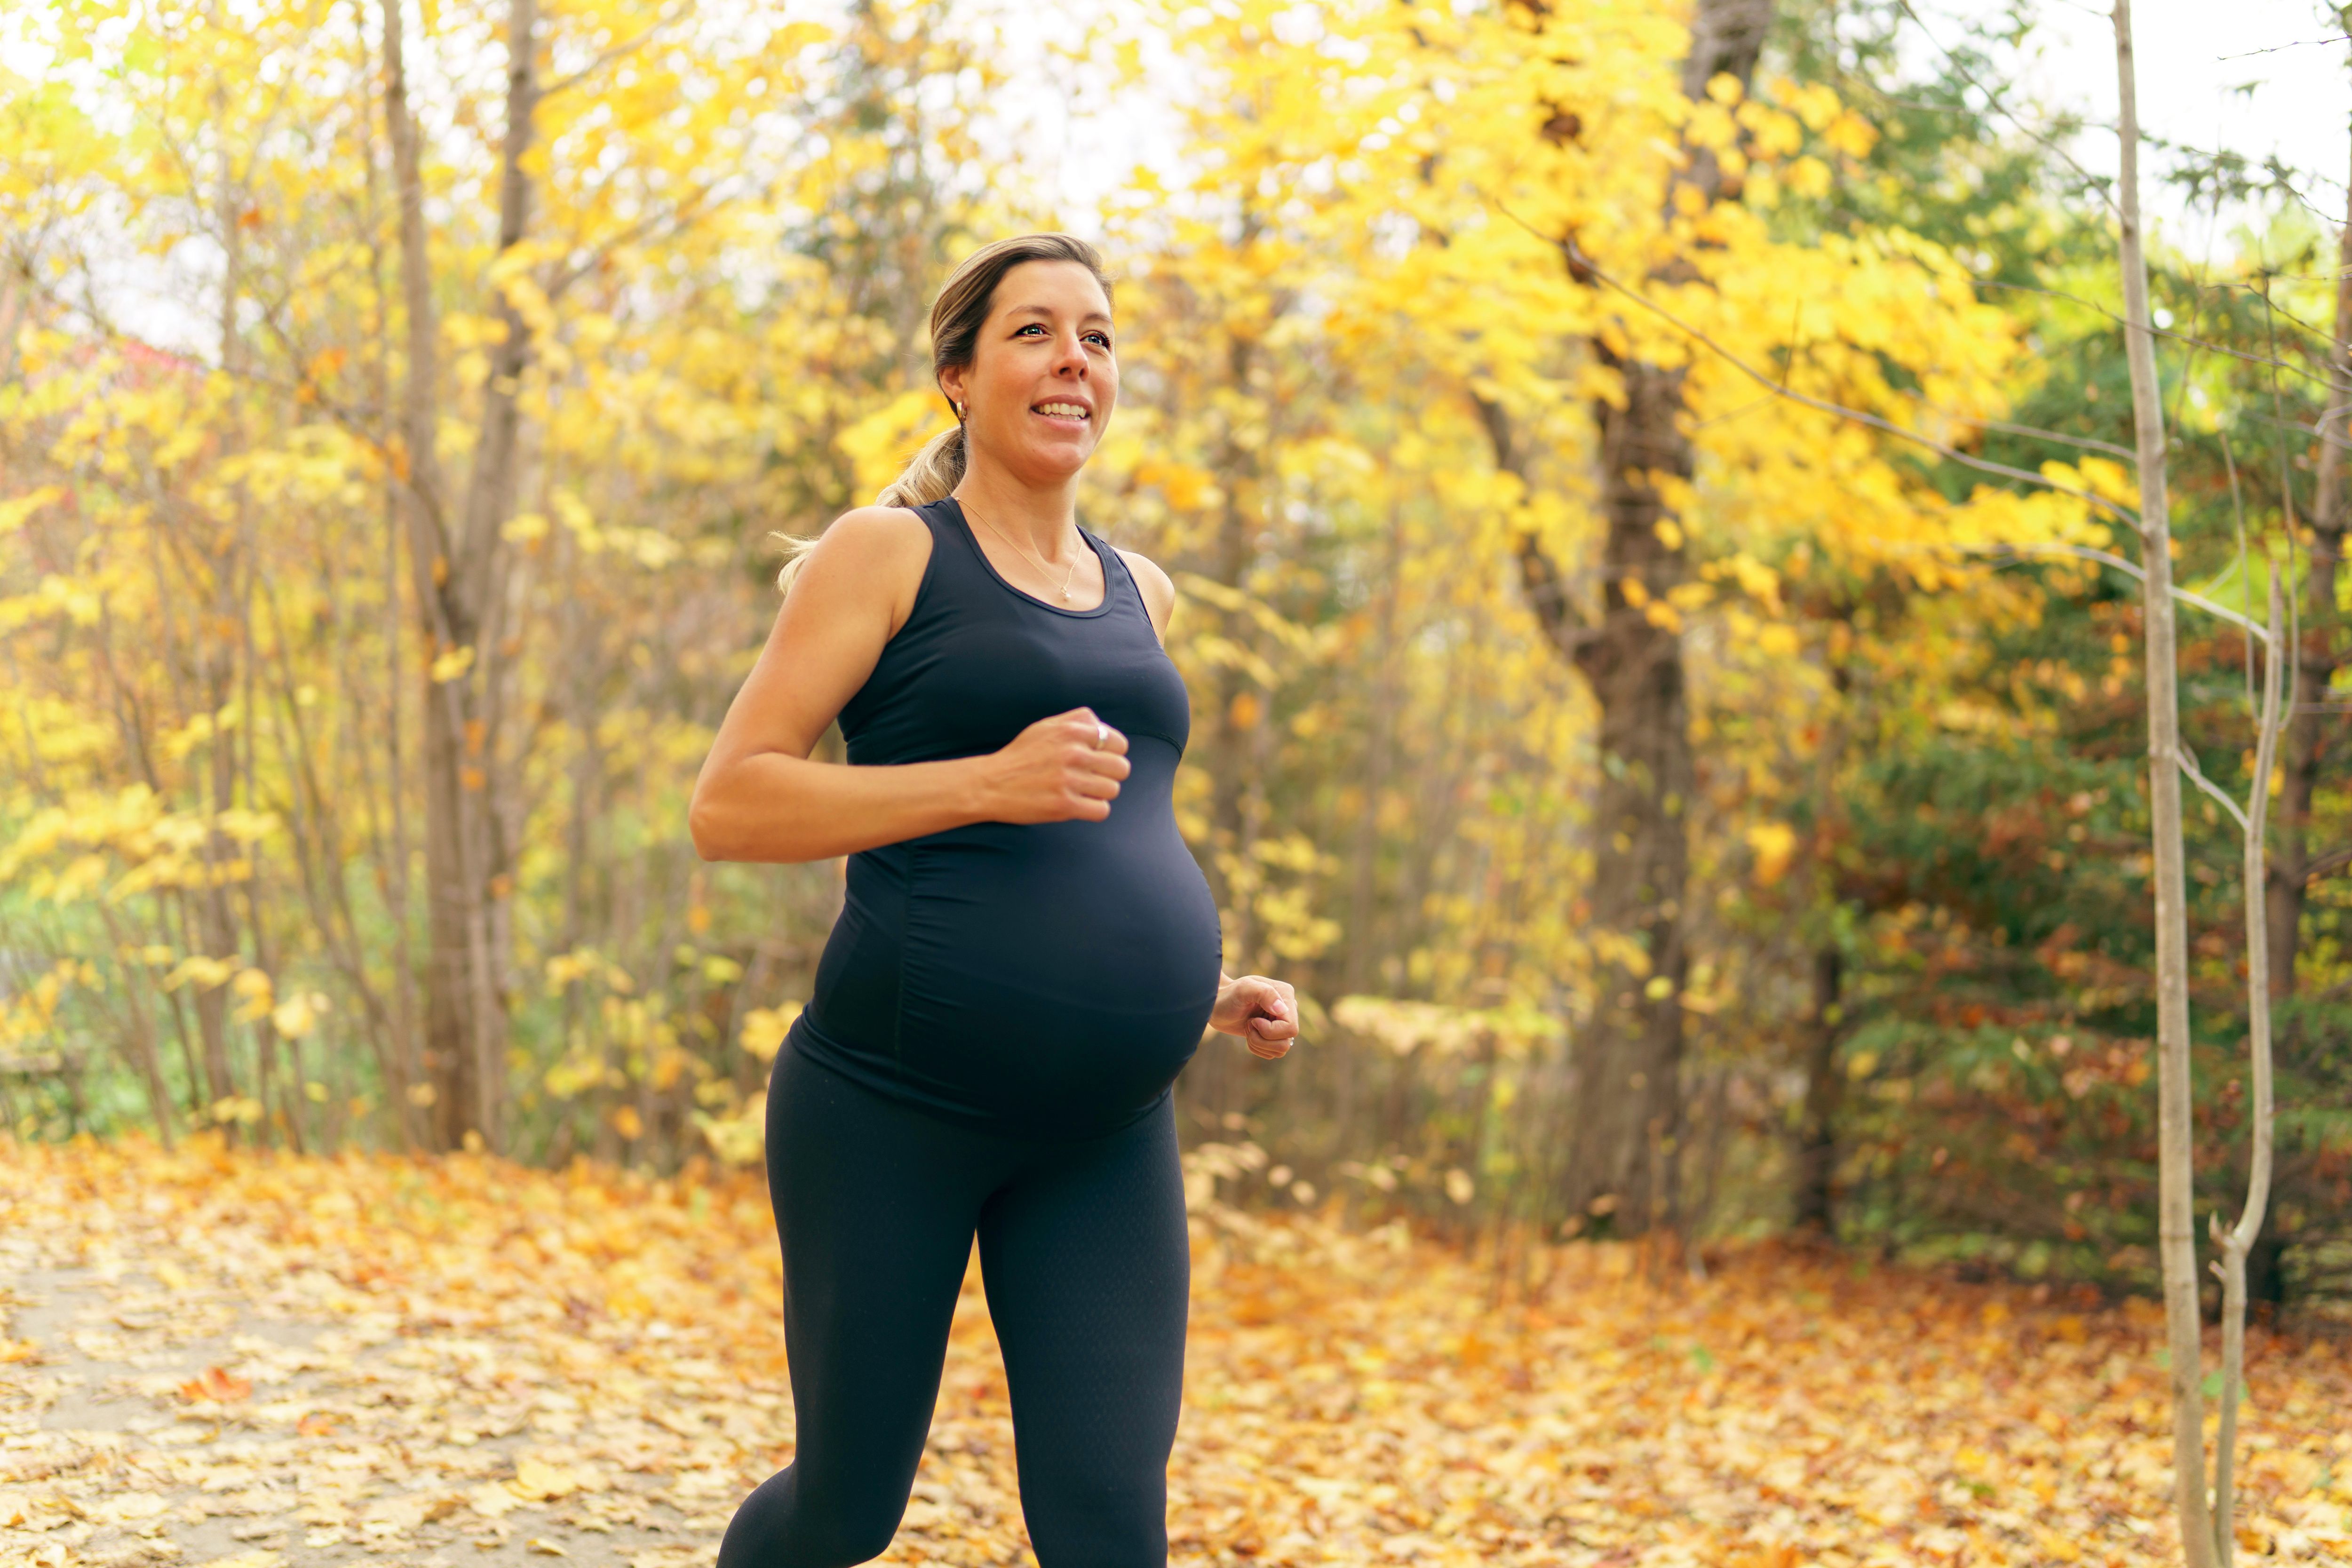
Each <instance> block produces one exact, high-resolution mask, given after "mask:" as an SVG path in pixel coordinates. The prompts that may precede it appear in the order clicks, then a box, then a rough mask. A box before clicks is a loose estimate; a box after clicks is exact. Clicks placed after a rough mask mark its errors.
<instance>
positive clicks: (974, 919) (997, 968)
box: [791, 499, 1223, 1136]
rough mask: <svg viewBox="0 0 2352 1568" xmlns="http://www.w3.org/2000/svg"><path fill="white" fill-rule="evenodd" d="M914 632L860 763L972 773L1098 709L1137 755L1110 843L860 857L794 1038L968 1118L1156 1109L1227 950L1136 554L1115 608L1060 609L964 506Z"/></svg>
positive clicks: (875, 713)
mask: <svg viewBox="0 0 2352 1568" xmlns="http://www.w3.org/2000/svg"><path fill="white" fill-rule="evenodd" d="M913 510H914V512H915V515H916V516H918V517H919V518H921V519H922V520H923V521H924V523H925V524H926V525H927V526H928V527H929V529H930V531H931V558H930V562H929V564H928V565H927V566H926V567H925V568H924V570H923V581H922V585H921V587H920V588H919V590H918V591H917V593H916V595H915V606H914V608H913V610H912V611H911V612H909V613H908V616H907V621H906V624H905V625H904V626H900V627H899V628H898V632H897V634H896V635H895V636H893V637H891V638H890V640H889V642H888V643H887V644H886V645H885V646H884V647H883V649H882V654H881V658H879V659H878V660H877V662H876V664H875V667H874V672H873V674H872V675H870V676H869V677H867V678H866V684H865V685H864V686H863V687H862V688H860V689H858V691H857V693H856V696H854V697H852V698H851V699H850V700H849V701H848V703H847V704H846V705H845V706H844V707H843V709H842V710H841V715H840V723H841V731H842V734H843V736H844V737H845V739H846V740H847V741H848V743H849V761H850V762H851V763H854V764H857V765H860V766H865V765H887V764H889V763H919V762H930V761H935V760H938V759H940V758H947V757H969V756H977V755H980V754H982V753H985V752H993V751H996V750H998V749H1000V748H1001V747H1003V746H1004V745H1005V744H1006V743H1007V742H1011V741H1012V740H1013V738H1014V737H1015V736H1017V735H1018V734H1019V733H1020V732H1021V731H1023V730H1024V728H1026V727H1027V726H1028V725H1030V724H1032V723H1034V722H1035V721H1037V720H1039V719H1043V718H1045V717H1046V716H1048V715H1050V714H1054V713H1059V712H1062V711H1064V710H1067V709H1071V708H1076V707H1079V706H1081V705H1084V706H1087V707H1091V708H1092V709H1093V710H1095V712H1096V713H1097V715H1099V716H1100V717H1101V719H1102V720H1103V721H1105V722H1106V723H1108V724H1112V725H1114V726H1116V727H1117V728H1118V730H1119V731H1122V732H1123V733H1125V735H1126V736H1127V740H1128V753H1127V755H1128V762H1129V765H1130V767H1131V769H1132V771H1131V772H1130V773H1129V774H1128V776H1127V778H1126V779H1125V780H1123V781H1122V782H1121V784H1120V785H1119V793H1118V798H1117V799H1116V800H1114V801H1112V802H1111V805H1110V816H1108V818H1106V819H1105V820H1103V821H1101V822H1087V821H1067V822H1045V823H1031V824H1015V823H1006V822H977V823H972V824H970V825H968V826H962V827H952V828H949V829H947V830H946V831H944V832H940V833H932V834H926V835H925V836H923V837H919V838H910V839H907V840H904V841H902V842H900V843H897V844H888V845H884V846H882V847H879V848H875V849H867V850H863V851H861V852H859V853H857V854H856V855H853V856H851V857H850V858H849V868H848V896H847V899H846V901H845V904H844V906H843V909H842V911H841V916H840V918H839V919H838V920H837V921H835V925H834V929H833V934H832V936H831V938H830V939H829V940H828V941H827V942H826V943H825V948H824V955H823V957H822V958H821V959H820V960H819V961H818V963H817V971H816V984H815V988H814V995H813V996H812V997H811V998H810V1000H809V1004H808V1006H807V1007H806V1008H805V1009H804V1010H803V1012H802V1014H801V1016H800V1017H799V1018H798V1019H796V1020H795V1021H794V1023H793V1028H792V1032H791V1041H792V1043H793V1046H794V1047H796V1048H797V1049H799V1050H800V1051H802V1052H803V1054H805V1055H807V1056H809V1057H812V1058H814V1059H815V1060H817V1061H818V1062H819V1063H821V1064H822V1065H824V1066H825V1067H828V1068H834V1069H835V1070H836V1071H838V1072H841V1073H843V1074H845V1075H846V1076H848V1077H849V1078H851V1079H855V1080H856V1081H857V1082H859V1083H861V1084H863V1085H865V1086H866V1087H867V1088H869V1089H875V1090H877V1091H878V1092H880V1093H883V1094H886V1095H888V1096H891V1097H893V1098H895V1099H898V1100H906V1101H908V1102H911V1103H913V1104H916V1105H919V1106H921V1107H923V1108H924V1109H926V1110H931V1111H935V1112H938V1113H940V1114H942V1115H945V1116H949V1117H951V1118H954V1119H957V1120H960V1121H968V1122H972V1123H976V1124H980V1125H983V1126H990V1127H996V1128H1002V1129H1005V1130H1008V1131H1010V1130H1018V1131H1026V1132H1048V1133H1066V1134H1069V1135H1073V1136H1087V1135H1091V1134H1094V1133H1097V1132H1101V1131H1109V1130H1110V1129H1112V1128H1116V1127H1118V1126H1120V1125H1123V1124H1124V1123H1126V1122H1128V1121H1133V1120H1134V1119H1135V1118H1137V1117H1139V1116H1140V1115H1142V1114H1143V1113H1144V1112H1146V1111H1148V1110H1151V1109H1152V1108H1153V1106H1154V1105H1156V1104H1157V1103H1158V1101H1159V1100H1160V1097H1161V1096H1162V1095H1163V1094H1165V1093H1166V1092H1167V1090H1168V1088H1169V1086H1170V1085H1171V1084H1172V1083H1173V1082H1174V1081H1175V1079H1176V1075H1177V1073H1178V1072H1179V1071H1180V1070H1181V1068H1183V1066H1184V1064H1185V1062H1186V1061H1187V1060H1189V1059H1190V1058H1191V1057H1192V1052H1193V1050H1194V1048H1195V1047H1197V1046H1198V1045H1199V1044H1200V1040H1201V1035H1202V1030H1203V1029H1205V1028H1206V1027H1207V1026H1208V1021H1209V1014H1210V1012H1211V1010H1212V1009H1213V1006H1214V1005H1215V1002H1216V994H1217V972H1218V970H1219V968H1220V967H1221V966H1222V963H1223V935H1222V933H1221V932H1220V931H1219V929H1218V922H1217V908H1216V903H1215V900H1213V898H1212V897H1211V895H1210V892H1209V886H1208V882H1207V880H1206V879H1204V878H1203V877H1202V874H1201V868H1200V866H1199V864H1198V863H1197V862H1196V861H1194V859H1193V858H1192V852H1191V851H1190V850H1189V849H1187V848H1186V847H1185V845H1184V841H1183V838H1182V837H1181V835H1179V834H1178V832H1177V831H1176V816H1175V810H1174V805H1173V800H1172V790H1173V787H1174V784H1175V778H1176V763H1177V761H1178V759H1179V758H1180V757H1181V755H1182V754H1183V751H1184V745H1185V742H1186V741H1187V740H1189V739H1190V737H1191V734H1192V706H1191V703H1190V701H1189V700H1188V699H1187V697H1186V694H1185V689H1184V681H1183V678H1182V677H1181V676H1180V675H1178V674H1177V672H1176V667H1175V665H1174V664H1173V663H1172V662H1171V660H1170V659H1169V658H1168V655H1167V653H1166V651H1165V650H1164V649H1162V648H1161V647H1160V639H1159V638H1158V637H1156V636H1155V635H1154V634H1153V632H1152V629H1151V620H1150V615H1149V614H1148V613H1147V612H1146V610H1145V609H1144V605H1143V597H1142V595H1141V594H1140V593H1139V591H1138V590H1137V588H1136V585H1135V579H1134V578H1133V577H1132V576H1130V575H1129V573H1128V570H1127V563H1126V562H1124V561H1123V560H1121V559H1120V557H1119V554H1118V551H1116V550H1114V549H1112V548H1111V547H1110V546H1109V545H1108V543H1106V542H1104V541H1102V540H1101V539H1100V538H1098V537H1097V535H1095V534H1093V533H1092V532H1089V531H1087V530H1086V529H1085V528H1084V527H1081V528H1080V529H1079V533H1080V535H1081V536H1082V537H1083V538H1084V539H1085V541H1086V542H1087V545H1088V547H1089V548H1091V549H1092V550H1093V551H1094V552H1095V553H1096V554H1097V556H1099V557H1100V558H1101V560H1102V571H1103V600H1102V603H1101V604H1100V605H1097V607H1095V608H1094V609H1091V610H1066V609H1057V608H1055V606H1054V605H1049V604H1047V603H1046V602H1045V601H1044V600H1043V599H1039V598H1036V597H1034V596H1033V595H1029V594H1025V593H1023V592H1022V591H1021V590H1020V589H1018V588H1015V587H1013V585H1012V584H1010V583H1007V582H1006V581H1005V580H1004V579H1003V577H1002V576H1000V575H998V574H997V572H996V569H995V568H994V567H993V566H992V565H990V564H989V561H988V557H987V556H986V555H985V554H983V553H982V551H981V548H980V544H979V542H978V541H977V540H975V539H974V538H973V536H972V532H971V524H970V523H969V522H968V521H966V519H965V516H964V512H963V509H962V508H961V506H959V505H958V504H957V503H956V502H955V501H954V500H952V499H950V500H940V501H934V502H932V503H931V504H930V505H929V506H921V507H917V508H915V509H913Z"/></svg>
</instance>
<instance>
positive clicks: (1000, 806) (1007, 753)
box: [988, 708, 1134, 823]
mask: <svg viewBox="0 0 2352 1568" xmlns="http://www.w3.org/2000/svg"><path fill="white" fill-rule="evenodd" d="M1097 739H1099V740H1100V741H1101V742H1102V744H1101V745H1099V746H1097V745H1096V743H1095V742H1096V741H1097ZM1133 767H1134V764H1133V763H1129V761H1128V760H1127V737H1126V736H1125V735H1123V734H1121V733H1119V731H1117V730H1115V729H1112V728H1111V727H1110V726H1109V725H1108V724H1105V723H1103V722H1102V721H1099V720H1098V719H1097V718H1096V717H1095V710H1093V709H1091V708H1073V709H1071V710H1068V711H1067V712H1066V713H1055V714H1053V715H1051V716H1050V717H1047V718H1044V719H1040V720H1038V721H1036V722H1035V723H1034V724H1032V725H1030V726H1029V727H1028V728H1027V729H1025V730H1024V731H1021V733H1020V734H1018V735H1016V736H1014V737H1013V742H1012V743H1011V744H1009V745H1007V746H1006V747H1004V748H1003V750H1002V751H999V752H992V753H991V754H990V756H989V758H988V801H989V820H991V821H992V822H1019V823H1031V822H1067V821H1072V820H1076V821H1080V822H1100V821H1102V820H1103V819H1104V818H1105V817H1107V816H1109V815H1110V803H1111V801H1112V799H1113V798H1114V797H1116V796H1117V795H1118V781H1119V780H1121V779H1123V778H1125V777H1127V775H1128V773H1129V771H1130V770H1131V769H1132V768H1133Z"/></svg>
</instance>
